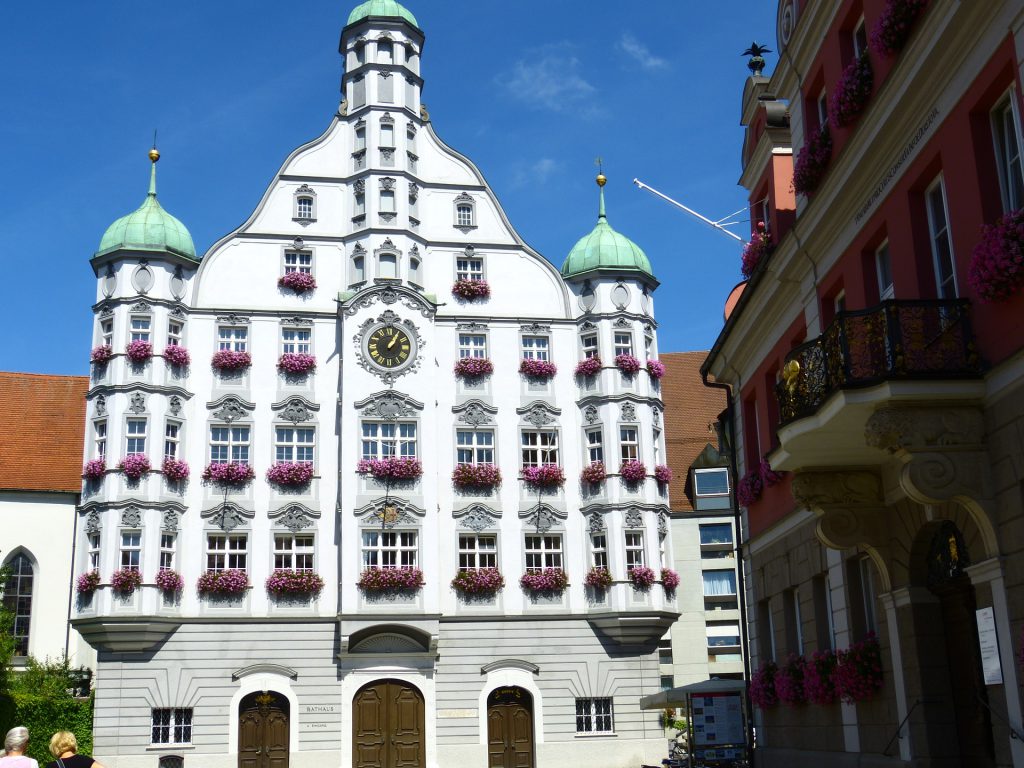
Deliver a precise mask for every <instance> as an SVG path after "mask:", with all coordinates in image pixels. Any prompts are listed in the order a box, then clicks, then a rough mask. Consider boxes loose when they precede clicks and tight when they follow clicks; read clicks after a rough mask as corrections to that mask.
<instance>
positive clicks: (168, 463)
mask: <svg viewBox="0 0 1024 768" xmlns="http://www.w3.org/2000/svg"><path fill="white" fill-rule="evenodd" d="M161 469H163V473H164V477H166V478H167V480H168V481H170V482H172V483H180V482H182V481H183V480H188V475H189V469H188V464H187V463H186V462H184V461H181V460H180V459H171V458H167V459H164V463H163V466H162V467H161Z"/></svg>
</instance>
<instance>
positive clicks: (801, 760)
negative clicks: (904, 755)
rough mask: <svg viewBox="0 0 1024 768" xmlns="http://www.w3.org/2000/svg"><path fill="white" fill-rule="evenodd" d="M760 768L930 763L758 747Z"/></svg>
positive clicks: (892, 767)
mask: <svg viewBox="0 0 1024 768" xmlns="http://www.w3.org/2000/svg"><path fill="white" fill-rule="evenodd" d="M756 759H757V765H759V766H760V767H761V768H821V766H825V765H827V766H828V767H829V768H926V765H927V766H928V767H929V768H930V766H932V765H933V764H932V763H927V764H925V763H908V762H906V761H905V760H900V759H899V758H898V757H886V756H885V755H871V754H861V753H858V752H818V751H814V750H801V749H782V748H776V749H773V748H771V747H760V748H759V749H758V750H757V753H756Z"/></svg>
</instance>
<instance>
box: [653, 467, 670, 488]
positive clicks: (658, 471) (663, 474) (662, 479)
mask: <svg viewBox="0 0 1024 768" xmlns="http://www.w3.org/2000/svg"><path fill="white" fill-rule="evenodd" d="M654 479H655V480H657V481H658V482H659V483H661V484H662V485H668V484H669V483H671V482H672V469H671V468H670V467H669V466H668V465H667V464H658V465H656V466H655V467H654Z"/></svg>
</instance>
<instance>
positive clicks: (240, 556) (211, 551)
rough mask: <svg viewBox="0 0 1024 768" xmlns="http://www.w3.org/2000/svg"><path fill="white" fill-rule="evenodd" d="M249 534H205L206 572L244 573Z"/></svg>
mask: <svg viewBox="0 0 1024 768" xmlns="http://www.w3.org/2000/svg"><path fill="white" fill-rule="evenodd" d="M248 552H249V534H247V533H231V534H226V533H208V534H206V570H208V571H244V570H246V568H247V563H248V560H249V558H248Z"/></svg>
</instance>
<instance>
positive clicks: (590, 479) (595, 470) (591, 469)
mask: <svg viewBox="0 0 1024 768" xmlns="http://www.w3.org/2000/svg"><path fill="white" fill-rule="evenodd" d="M606 477H608V472H607V471H606V470H605V468H604V462H603V461H592V462H590V463H589V464H587V466H585V467H584V468H583V471H582V472H580V482H583V483H600V482H602V481H603V480H604V479H605V478H606Z"/></svg>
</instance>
